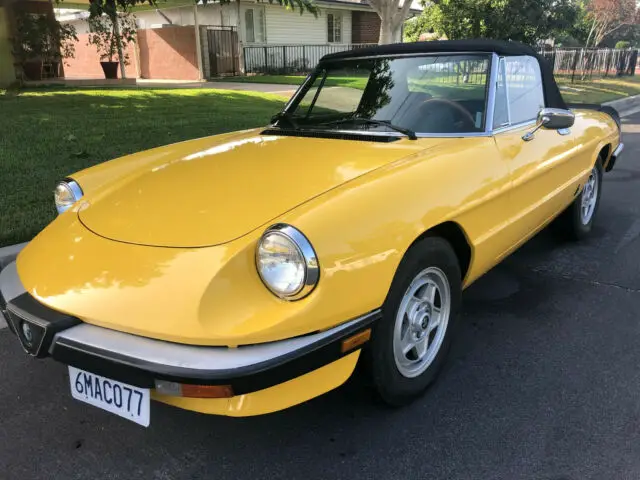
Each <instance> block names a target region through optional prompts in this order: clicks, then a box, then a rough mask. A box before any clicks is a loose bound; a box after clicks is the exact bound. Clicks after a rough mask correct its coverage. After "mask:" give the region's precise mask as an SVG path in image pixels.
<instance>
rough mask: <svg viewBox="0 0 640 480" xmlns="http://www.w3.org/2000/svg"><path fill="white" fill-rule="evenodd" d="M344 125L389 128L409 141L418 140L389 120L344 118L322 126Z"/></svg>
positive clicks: (410, 131)
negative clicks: (356, 124)
mask: <svg viewBox="0 0 640 480" xmlns="http://www.w3.org/2000/svg"><path fill="white" fill-rule="evenodd" d="M343 123H360V124H364V125H381V126H384V127H388V128H390V129H391V130H395V131H396V132H400V133H404V134H405V135H406V136H407V138H409V140H417V139H418V137H417V136H416V132H414V131H413V130H411V129H409V128H405V127H400V126H399V125H394V124H393V123H391V122H390V121H389V120H374V119H373V118H359V117H354V118H343V119H342V120H334V121H332V122H327V123H323V124H322V125H340V124H343Z"/></svg>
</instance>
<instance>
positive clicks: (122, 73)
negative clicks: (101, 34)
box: [111, 12, 127, 79]
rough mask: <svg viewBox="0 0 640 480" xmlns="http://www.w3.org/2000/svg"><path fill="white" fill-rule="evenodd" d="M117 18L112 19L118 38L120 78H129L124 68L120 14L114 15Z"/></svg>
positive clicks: (115, 34) (114, 31)
mask: <svg viewBox="0 0 640 480" xmlns="http://www.w3.org/2000/svg"><path fill="white" fill-rule="evenodd" d="M114 17H115V18H112V19H111V22H112V23H113V34H114V36H115V38H116V49H117V50H118V61H119V63H120V78H123V79H124V78H127V74H126V72H125V68H124V53H123V51H122V37H121V36H120V21H119V19H118V13H117V12H116V13H115V15H114Z"/></svg>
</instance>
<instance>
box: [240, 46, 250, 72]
mask: <svg viewBox="0 0 640 480" xmlns="http://www.w3.org/2000/svg"><path fill="white" fill-rule="evenodd" d="M241 48H242V65H243V66H244V74H245V75H246V74H247V73H249V72H248V70H249V69H248V68H247V47H245V46H244V45H242V46H241Z"/></svg>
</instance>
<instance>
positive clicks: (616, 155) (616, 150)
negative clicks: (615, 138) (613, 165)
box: [611, 142, 624, 158]
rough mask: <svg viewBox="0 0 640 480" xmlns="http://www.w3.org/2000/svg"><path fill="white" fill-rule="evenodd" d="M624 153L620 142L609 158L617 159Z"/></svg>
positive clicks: (622, 144)
mask: <svg viewBox="0 0 640 480" xmlns="http://www.w3.org/2000/svg"><path fill="white" fill-rule="evenodd" d="M623 151H624V143H622V142H620V144H619V145H618V148H616V149H615V150H614V151H613V153H612V154H611V158H618V156H619V155H620V154H621V153H622V152H623Z"/></svg>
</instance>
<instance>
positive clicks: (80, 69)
mask: <svg viewBox="0 0 640 480" xmlns="http://www.w3.org/2000/svg"><path fill="white" fill-rule="evenodd" d="M88 38H89V34H87V33H85V34H82V35H78V43H76V55H75V58H67V59H66V60H65V62H64V76H65V78H104V73H103V72H102V67H101V66H100V56H99V55H98V51H97V50H96V47H94V46H93V45H87V40H88ZM134 49H135V45H132V44H129V46H128V47H127V49H126V51H127V53H128V54H129V65H127V67H126V69H125V71H126V72H127V77H128V78H137V77H138V72H137V70H136V57H135V50H134ZM118 78H120V72H118Z"/></svg>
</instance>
